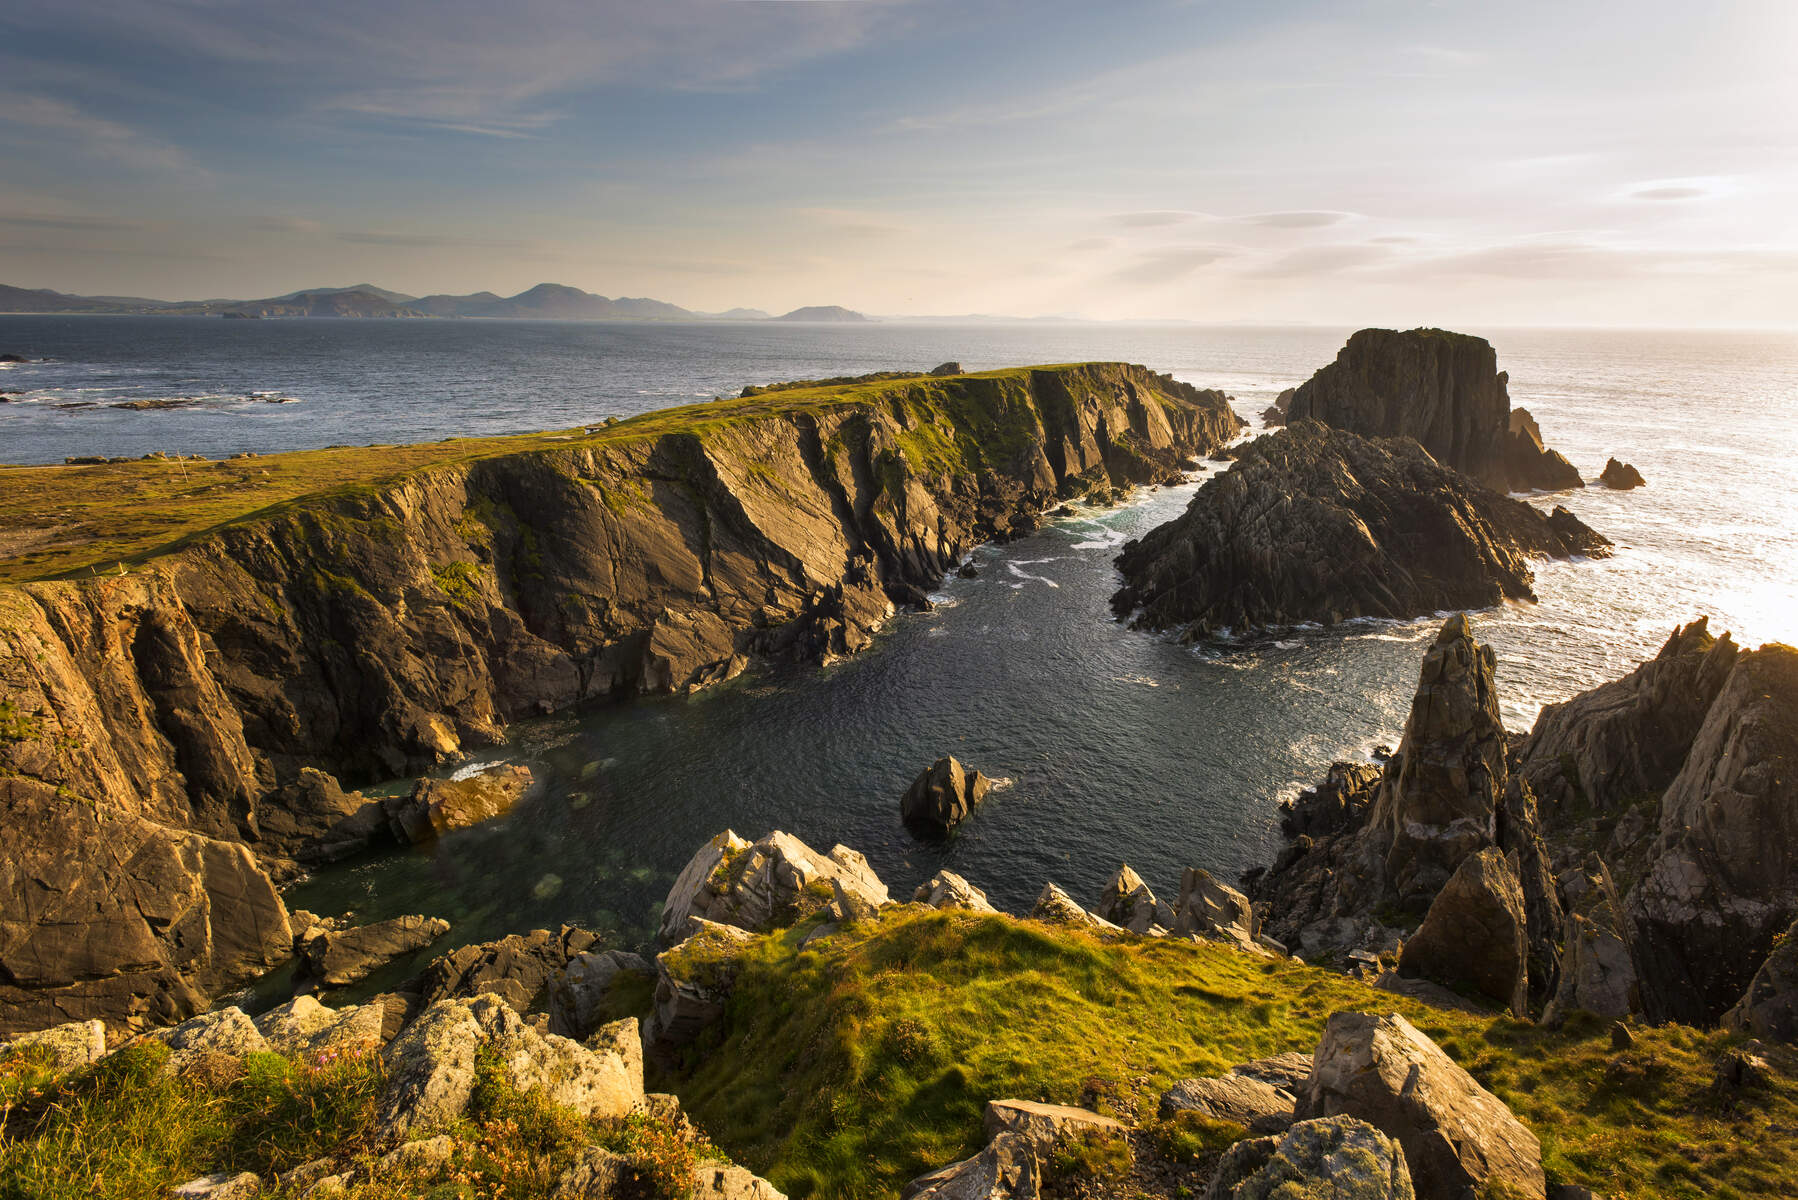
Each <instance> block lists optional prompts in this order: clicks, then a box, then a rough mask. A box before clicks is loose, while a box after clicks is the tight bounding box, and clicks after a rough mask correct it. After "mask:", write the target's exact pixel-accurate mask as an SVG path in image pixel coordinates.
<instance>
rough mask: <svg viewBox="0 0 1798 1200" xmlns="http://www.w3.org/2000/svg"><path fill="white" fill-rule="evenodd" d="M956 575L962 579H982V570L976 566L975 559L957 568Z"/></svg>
mask: <svg viewBox="0 0 1798 1200" xmlns="http://www.w3.org/2000/svg"><path fill="white" fill-rule="evenodd" d="M955 573H956V575H958V576H960V577H961V578H962V579H978V578H980V568H979V567H978V566H976V565H974V560H973V559H969V560H968V561H967V562H965V563H963V564H961V566H959V567H957V568H955Z"/></svg>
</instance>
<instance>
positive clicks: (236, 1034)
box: [148, 1008, 269, 1075]
mask: <svg viewBox="0 0 1798 1200" xmlns="http://www.w3.org/2000/svg"><path fill="white" fill-rule="evenodd" d="M148 1038H149V1040H151V1041H157V1042H161V1043H162V1044H163V1045H165V1046H167V1047H168V1048H169V1049H170V1050H172V1051H174V1053H173V1054H171V1055H169V1059H168V1062H167V1063H166V1064H164V1066H163V1071H164V1073H166V1074H169V1075H184V1074H186V1073H187V1072H188V1071H189V1070H190V1069H191V1068H193V1067H195V1066H205V1067H206V1068H207V1069H208V1070H210V1071H212V1072H215V1073H216V1072H220V1071H221V1070H222V1071H223V1072H224V1073H225V1074H235V1070H234V1069H233V1068H231V1067H221V1066H220V1065H219V1064H216V1063H211V1064H209V1063H208V1061H207V1060H209V1059H212V1058H217V1057H224V1058H229V1059H232V1060H237V1061H241V1060H242V1059H243V1057H244V1056H245V1055H247V1054H258V1053H262V1052H265V1051H267V1050H268V1048H269V1045H268V1041H267V1039H265V1038H264V1037H263V1036H262V1031H261V1030H259V1029H257V1028H256V1023H255V1022H254V1021H252V1020H250V1018H249V1017H248V1016H246V1015H245V1014H244V1011H243V1010H242V1009H241V1008H221V1009H216V1010H214V1011H212V1012H209V1013H204V1014H202V1015H200V1016H197V1017H194V1018H192V1019H191V1020H187V1021H183V1022H182V1023H181V1024H179V1025H176V1026H174V1027H173V1028H170V1029H157V1030H153V1031H152V1032H151V1033H150V1034H149V1035H148Z"/></svg>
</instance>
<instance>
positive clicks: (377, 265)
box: [0, 0, 1798, 328]
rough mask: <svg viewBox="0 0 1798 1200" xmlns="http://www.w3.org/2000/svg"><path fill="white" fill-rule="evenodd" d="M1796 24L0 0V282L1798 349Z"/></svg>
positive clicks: (972, 6) (1640, 16) (1272, 3)
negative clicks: (1527, 332) (1663, 334)
mask: <svg viewBox="0 0 1798 1200" xmlns="http://www.w3.org/2000/svg"><path fill="white" fill-rule="evenodd" d="M1794 64H1798V3H1794V2H1793V0H1716V2H1714V3H1710V4H1703V5H1699V4H1692V3H1691V2H1690V0H1628V2H1615V3H1613V2H1602V3H1601V2H1591V0H1556V2H1553V3H1537V2H1535V0H1512V2H1509V3H1506V4H1504V5H1496V4H1475V3H1464V2H1461V0H1452V2H1451V0H1443V2H1439V3H1428V2H1418V0H1336V2H1332V3H1310V2H1305V0H1290V2H1285V0H1253V2H1247V3H1237V2H1234V0H1216V2H1210V3H1206V2H1199V0H1108V2H1107V3H1102V4H1101V3H1093V2H1092V0H1066V2H1064V0H1028V2H1026V0H638V2H635V3H614V2H611V0H584V2H579V3H576V2H572V0H507V2H506V3H504V4H495V3H492V2H491V0H380V2H379V3H372V4H371V3H368V2H367V0H354V2H346V0H307V2H305V3H298V4H279V5H278V4H274V3H269V2H267V0H260V2H256V3H249V2H238V0H161V2H148V0H7V3H6V5H5V6H4V7H0V164H4V166H3V167H0V282H4V283H9V284H12V285H15V286H20V287H49V288H55V289H57V290H60V291H68V292H77V293H82V294H106V295H148V296H154V297H158V298H169V299H198V298H208V297H232V298H253V297H261V296H267V295H274V294H279V293H283V292H288V291H293V290H296V289H299V288H302V287H325V286H345V285H348V284H352V283H363V282H367V283H374V284H377V285H379V286H382V287H387V288H392V289H396V290H399V291H404V292H408V293H412V294H427V293H432V292H458V293H461V292H472V291H478V290H492V291H495V292H499V293H501V294H512V293H514V292H518V291H522V290H524V289H525V288H527V287H529V286H531V285H533V284H535V283H538V282H542V281H546V280H548V281H553V282H558V283H565V284H571V285H574V286H577V287H582V288H586V289H587V290H589V291H594V292H598V293H601V294H603V295H608V296H619V295H628V296H650V297H654V298H657V299H661V300H666V301H670V302H672V303H675V304H680V305H682V306H684V307H687V308H692V309H696V310H704V311H719V310H723V309H727V308H731V307H735V306H739V305H741V306H751V307H757V308H763V309H767V310H770V311H775V312H779V311H783V310H785V309H788V308H793V307H797V306H799V305H805V304H842V305H845V306H848V307H851V308H855V309H858V310H861V311H864V312H869V313H875V314H886V315H908V314H909V315H943V314H960V313H989V314H1007V315H1015V316H1021V317H1034V316H1042V315H1060V316H1076V317H1082V318H1091V319H1101V320H1151V319H1153V320H1189V321H1203V322H1251V323H1284V322H1291V323H1320V324H1342V325H1366V324H1391V325H1406V324H1437V325H1455V324H1481V325H1530V326H1549V325H1580V326H1638V327H1641V326H1646V327H1692V328H1698V327H1741V328H1792V327H1798V67H1795V66H1794Z"/></svg>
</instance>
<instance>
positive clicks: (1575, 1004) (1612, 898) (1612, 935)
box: [1542, 854, 1642, 1024]
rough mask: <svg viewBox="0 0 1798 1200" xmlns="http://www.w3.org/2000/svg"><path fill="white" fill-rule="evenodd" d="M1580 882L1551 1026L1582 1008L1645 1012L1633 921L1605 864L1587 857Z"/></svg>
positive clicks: (1615, 1013) (1547, 1015)
mask: <svg viewBox="0 0 1798 1200" xmlns="http://www.w3.org/2000/svg"><path fill="white" fill-rule="evenodd" d="M1579 882H1580V884H1581V885H1582V886H1581V888H1580V890H1579V895H1578V897H1577V898H1576V899H1575V900H1574V901H1573V910H1572V911H1571V912H1569V913H1568V914H1567V926H1566V930H1565V933H1564V935H1563V941H1564V948H1563V949H1562V951H1561V963H1560V971H1559V983H1558V984H1557V986H1556V989H1555V994H1554V998H1553V999H1552V1000H1550V1001H1549V1004H1548V1007H1547V1009H1546V1010H1545V1011H1544V1012H1543V1014H1542V1019H1543V1021H1544V1022H1547V1023H1550V1024H1552V1023H1554V1022H1557V1021H1559V1020H1561V1019H1562V1018H1564V1017H1566V1016H1567V1015H1568V1014H1570V1013H1572V1012H1575V1011H1579V1010H1583V1011H1585V1012H1590V1013H1596V1014H1598V1015H1599V1016H1601V1017H1626V1016H1628V1015H1629V1014H1630V1013H1633V1012H1640V1011H1641V1009H1642V992H1641V988H1640V986H1639V984H1638V982H1637V979H1636V961H1635V950H1634V948H1633V947H1632V946H1631V945H1630V930H1629V923H1628V922H1627V921H1626V920H1625V919H1624V915H1623V901H1622V900H1620V899H1619V898H1618V896H1617V885H1616V884H1615V883H1614V882H1613V881H1612V880H1611V872H1610V870H1609V869H1608V868H1607V867H1606V866H1605V864H1604V860H1603V859H1601V858H1599V857H1598V855H1596V854H1590V855H1588V856H1587V858H1586V864H1585V866H1584V868H1583V869H1582V871H1581V873H1580V878H1579Z"/></svg>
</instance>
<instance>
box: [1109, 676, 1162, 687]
mask: <svg viewBox="0 0 1798 1200" xmlns="http://www.w3.org/2000/svg"><path fill="white" fill-rule="evenodd" d="M1111 681H1112V682H1113V683H1135V684H1140V685H1141V686H1143V687H1160V686H1161V681H1160V680H1158V679H1152V678H1150V677H1149V676H1147V675H1113V676H1112V677H1111Z"/></svg>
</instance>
